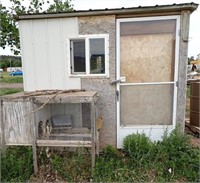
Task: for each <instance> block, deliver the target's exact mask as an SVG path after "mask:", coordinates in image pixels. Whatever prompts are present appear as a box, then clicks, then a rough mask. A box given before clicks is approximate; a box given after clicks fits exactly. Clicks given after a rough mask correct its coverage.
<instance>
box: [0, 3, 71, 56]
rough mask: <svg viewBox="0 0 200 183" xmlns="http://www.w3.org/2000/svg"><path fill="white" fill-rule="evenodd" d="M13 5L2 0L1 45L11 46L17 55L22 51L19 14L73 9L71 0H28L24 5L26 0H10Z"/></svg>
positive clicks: (3, 46)
mask: <svg viewBox="0 0 200 183" xmlns="http://www.w3.org/2000/svg"><path fill="white" fill-rule="evenodd" d="M8 1H10V2H11V7H5V6H3V5H2V3H1V2H0V12H1V16H0V26H1V29H0V45H1V47H2V48H5V47H6V46H9V47H10V49H11V51H13V52H14V54H15V55H18V54H19V53H20V42H19V30H18V22H17V20H16V18H14V17H16V16H17V15H20V14H26V13H28V14H31V13H41V12H45V11H46V12H48V13H50V12H64V11H72V10H73V6H72V5H71V4H70V3H71V0H52V1H51V2H52V3H50V1H49V0H27V2H29V5H28V6H24V5H23V2H24V1H25V0H8Z"/></svg>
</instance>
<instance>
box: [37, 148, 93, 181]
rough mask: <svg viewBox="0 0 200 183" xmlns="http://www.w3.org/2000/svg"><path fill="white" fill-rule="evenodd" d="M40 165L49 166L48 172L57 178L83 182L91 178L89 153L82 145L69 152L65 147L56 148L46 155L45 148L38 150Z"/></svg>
mask: <svg viewBox="0 0 200 183" xmlns="http://www.w3.org/2000/svg"><path fill="white" fill-rule="evenodd" d="M39 161H40V162H39V164H40V167H41V166H44V167H50V168H49V170H48V173H49V174H51V175H53V174H57V177H58V179H59V180H65V181H67V182H84V181H87V182H88V181H89V180H90V178H91V155H90V153H89V152H88V151H87V150H86V149H85V148H83V147H79V148H77V149H76V151H73V152H70V151H68V150H67V149H65V148H61V151H60V150H58V149H56V150H54V151H51V152H50V156H49V157H47V154H46V151H45V149H43V150H42V151H41V152H40V158H39Z"/></svg>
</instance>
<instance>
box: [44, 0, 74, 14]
mask: <svg viewBox="0 0 200 183" xmlns="http://www.w3.org/2000/svg"><path fill="white" fill-rule="evenodd" d="M70 2H71V0H65V1H64V2H63V1H62V0H54V4H51V5H50V6H49V8H48V10H47V12H48V13H50V12H65V11H72V10H73V6H72V5H71V4H70Z"/></svg>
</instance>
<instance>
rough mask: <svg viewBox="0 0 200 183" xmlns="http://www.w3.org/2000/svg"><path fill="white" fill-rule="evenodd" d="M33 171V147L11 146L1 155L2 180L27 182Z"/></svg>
mask: <svg viewBox="0 0 200 183" xmlns="http://www.w3.org/2000/svg"><path fill="white" fill-rule="evenodd" d="M32 173H33V165H32V148H31V147H24V146H22V147H19V146H17V147H9V148H8V149H7V151H6V155H5V156H2V157H1V181H2V182H25V181H27V180H28V179H29V178H30V176H31V174H32Z"/></svg>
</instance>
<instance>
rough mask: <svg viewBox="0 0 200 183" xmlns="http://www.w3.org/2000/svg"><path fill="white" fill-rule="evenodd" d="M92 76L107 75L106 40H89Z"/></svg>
mask: <svg viewBox="0 0 200 183" xmlns="http://www.w3.org/2000/svg"><path fill="white" fill-rule="evenodd" d="M89 44H90V74H104V73H105V46H104V45H105V40H104V38H99V39H89Z"/></svg>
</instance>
